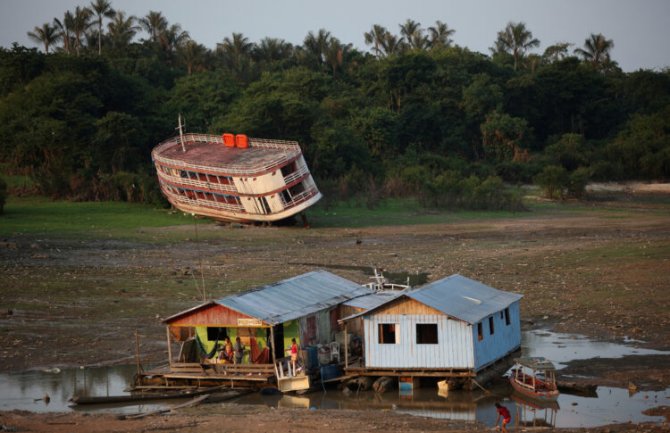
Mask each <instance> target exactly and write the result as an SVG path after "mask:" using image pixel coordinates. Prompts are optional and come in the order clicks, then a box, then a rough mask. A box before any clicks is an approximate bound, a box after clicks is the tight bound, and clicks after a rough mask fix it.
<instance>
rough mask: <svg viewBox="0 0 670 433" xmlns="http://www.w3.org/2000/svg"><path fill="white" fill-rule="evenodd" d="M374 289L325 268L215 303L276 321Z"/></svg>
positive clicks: (263, 319)
mask: <svg viewBox="0 0 670 433" xmlns="http://www.w3.org/2000/svg"><path fill="white" fill-rule="evenodd" d="M372 292H373V291H372V290H371V289H369V288H367V287H365V286H362V285H360V284H358V283H354V282H353V281H349V280H347V279H345V278H342V277H340V276H337V275H335V274H331V273H330V272H327V271H324V270H318V271H312V272H307V273H306V274H302V275H298V276H296V277H293V278H289V279H286V280H282V281H278V282H276V283H273V284H269V285H267V286H262V287H258V288H256V289H253V290H250V291H247V292H244V293H240V294H236V295H231V296H227V297H225V298H222V299H219V300H217V301H215V302H216V303H218V304H220V305H223V306H226V307H228V308H231V309H233V310H236V311H238V312H240V313H243V314H246V315H248V316H251V317H255V318H257V319H260V320H262V321H263V322H265V323H267V324H270V325H276V324H279V323H283V322H286V321H287V320H293V319H298V318H300V317H304V316H307V315H309V314H313V313H316V312H317V311H321V310H323V309H326V308H330V307H333V306H336V305H338V304H341V303H343V302H345V301H348V300H351V299H354V298H357V297H359V296H363V295H368V294H370V293H372Z"/></svg>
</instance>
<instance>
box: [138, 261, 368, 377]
mask: <svg viewBox="0 0 670 433" xmlns="http://www.w3.org/2000/svg"><path fill="white" fill-rule="evenodd" d="M370 293H372V290H371V289H369V288H367V287H365V286H362V285H360V284H357V283H354V282H352V281H349V280H347V279H344V278H342V277H339V276H337V275H334V274H332V273H330V272H327V271H323V270H319V271H313V272H308V273H306V274H302V275H298V276H296V277H293V278H289V279H286V280H283V281H279V282H277V283H274V284H270V285H266V286H262V287H259V288H256V289H252V290H250V291H247V292H243V293H239V294H235V295H231V296H227V297H225V298H222V299H218V300H215V301H210V302H206V303H203V304H201V305H198V306H196V307H193V308H191V309H188V310H185V311H182V312H180V313H177V314H175V315H173V316H171V317H168V318H167V319H165V321H164V322H165V324H166V327H167V341H168V365H167V366H165V367H164V368H162V369H159V370H154V371H151V372H148V373H146V374H145V375H144V377H146V378H152V379H154V378H158V383H159V384H160V385H161V386H170V385H171V384H175V383H177V382H180V383H182V384H183V383H184V382H187V383H195V384H198V385H201V384H202V383H203V382H216V381H225V382H231V384H233V383H234V384H235V385H241V386H248V385H249V384H250V382H267V381H268V380H269V379H270V378H271V377H273V376H274V375H275V370H274V361H275V360H277V359H280V358H284V357H285V356H286V355H285V349H288V348H289V347H290V345H291V340H292V339H294V338H295V340H296V342H297V344H298V345H299V346H302V347H307V346H314V347H316V345H317V344H329V343H331V342H333V341H334V340H335V334H336V333H337V331H338V320H339V319H340V318H341V316H340V309H339V306H340V304H342V303H343V302H345V301H348V300H351V299H354V298H357V297H359V296H362V295H367V294H370ZM237 337H240V340H241V342H242V343H243V344H244V346H245V348H246V350H245V352H244V357H243V359H242V360H241V362H239V363H232V362H229V361H226V360H225V359H224V360H222V356H221V352H222V351H223V350H224V342H225V341H226V338H230V340H231V341H232V342H235V341H236V338H237ZM176 343H178V344H176ZM177 347H179V350H176V349H177ZM145 382H148V381H145ZM154 382H155V381H154Z"/></svg>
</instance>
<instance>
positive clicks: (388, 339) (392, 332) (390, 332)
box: [378, 323, 398, 344]
mask: <svg viewBox="0 0 670 433" xmlns="http://www.w3.org/2000/svg"><path fill="white" fill-rule="evenodd" d="M397 326H398V325H397V324H395V323H380V324H379V330H378V331H379V344H396V343H398V340H397V336H398V334H397V333H396V329H397Z"/></svg>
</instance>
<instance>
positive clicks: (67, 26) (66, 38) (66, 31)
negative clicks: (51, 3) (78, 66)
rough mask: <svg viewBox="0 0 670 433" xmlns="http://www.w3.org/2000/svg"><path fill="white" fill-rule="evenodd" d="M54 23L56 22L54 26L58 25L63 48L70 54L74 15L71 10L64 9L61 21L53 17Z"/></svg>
mask: <svg viewBox="0 0 670 433" xmlns="http://www.w3.org/2000/svg"><path fill="white" fill-rule="evenodd" d="M54 24H56V27H58V31H59V34H60V39H62V40H63V50H64V51H65V52H66V53H67V54H70V52H71V50H72V28H73V27H74V15H72V12H70V11H66V12H65V14H64V15H63V21H60V20H59V19H58V18H55V19H54Z"/></svg>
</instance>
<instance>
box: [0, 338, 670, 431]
mask: <svg viewBox="0 0 670 433" xmlns="http://www.w3.org/2000/svg"><path fill="white" fill-rule="evenodd" d="M522 351H523V354H524V355H527V356H538V355H540V356H545V357H547V358H549V359H551V360H552V361H554V362H555V363H556V364H558V366H559V367H562V366H564V363H566V362H568V361H570V360H573V359H588V358H593V357H596V356H600V357H611V358H614V357H620V356H624V355H630V354H636V355H647V354H668V352H661V351H655V350H648V349H639V348H635V347H633V346H630V345H625V344H613V343H600V342H593V341H590V340H588V339H586V338H584V337H581V336H575V335H567V334H558V333H552V332H548V331H537V330H534V331H527V332H524V334H523V338H522ZM134 373H135V367H134V366H115V367H101V368H86V369H65V370H63V371H60V370H57V369H53V370H50V371H31V372H26V373H17V374H0V410H14V409H21V410H28V411H33V412H60V411H68V410H71V408H70V407H69V405H68V400H69V399H70V398H71V397H72V396H73V395H87V396H108V395H122V394H124V389H125V388H126V387H127V386H128V384H130V383H131V382H132V378H133V375H134ZM490 391H492V392H491V393H488V394H487V393H484V392H482V391H473V392H465V391H449V392H447V393H444V394H438V392H437V387H436V386H435V383H429V384H425V383H424V384H422V387H421V388H418V389H415V390H414V391H413V392H412V393H410V394H408V395H400V393H399V392H398V390H395V391H390V392H387V393H385V394H381V395H379V394H375V393H374V392H372V391H370V392H360V393H350V394H348V395H347V394H345V393H343V392H342V391H340V390H337V389H334V388H333V389H328V390H327V392H313V393H309V394H305V395H283V396H282V395H275V396H263V395H260V394H250V395H247V396H244V397H242V398H240V399H239V400H237V401H236V402H237V403H240V404H262V405H267V406H273V407H291V408H303V409H307V408H309V409H316V410H326V409H369V410H382V411H396V412H398V413H403V414H410V415H415V416H424V417H434V418H442V419H451V420H461V421H475V420H477V421H480V422H482V423H484V424H486V425H488V426H493V423H494V422H495V419H496V411H495V408H494V406H493V404H494V403H495V402H496V401H501V402H502V403H503V405H505V406H507V408H508V409H509V411H510V413H512V417H513V421H512V422H513V425H514V424H516V425H518V426H543V425H548V426H555V427H594V426H600V425H605V424H610V423H623V422H629V421H630V422H635V423H639V422H662V421H663V418H662V417H652V416H646V415H643V414H642V412H643V411H644V410H646V409H649V408H653V407H658V406H663V405H666V404H667V402H668V401H669V400H668V399H670V389H666V390H664V391H656V392H652V391H649V392H638V393H635V394H634V395H629V393H628V390H627V389H623V388H608V387H599V388H598V390H597V394H598V396H597V398H588V397H579V396H574V395H569V394H561V396H560V397H559V399H558V404H557V406H555V407H554V406H550V407H541V406H538V405H537V404H536V403H533V402H528V401H527V400H522V399H519V398H518V397H516V396H514V395H512V394H511V387H507V386H504V385H501V386H500V387H497V388H493V389H490ZM45 394H48V395H49V397H50V400H49V402H48V403H47V402H46V401H45V400H44V399H43V397H44V396H45ZM171 404H173V403H157V404H146V403H143V404H141V405H132V406H120V405H117V406H104V407H103V406H87V407H80V408H78V409H77V410H85V411H106V412H109V411H112V412H116V413H125V414H127V413H137V412H142V411H148V410H154V409H157V408H165V407H168V406H169V405H171ZM216 408H217V406H216V405H212V412H214V411H216V410H217V409H216ZM222 410H223V409H222ZM225 410H229V407H228V409H225Z"/></svg>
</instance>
